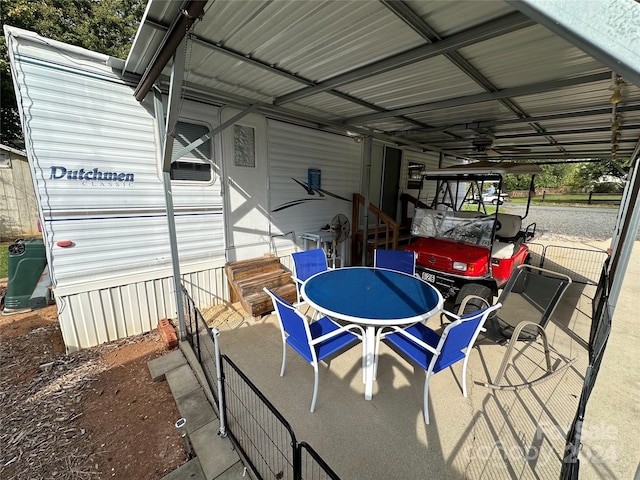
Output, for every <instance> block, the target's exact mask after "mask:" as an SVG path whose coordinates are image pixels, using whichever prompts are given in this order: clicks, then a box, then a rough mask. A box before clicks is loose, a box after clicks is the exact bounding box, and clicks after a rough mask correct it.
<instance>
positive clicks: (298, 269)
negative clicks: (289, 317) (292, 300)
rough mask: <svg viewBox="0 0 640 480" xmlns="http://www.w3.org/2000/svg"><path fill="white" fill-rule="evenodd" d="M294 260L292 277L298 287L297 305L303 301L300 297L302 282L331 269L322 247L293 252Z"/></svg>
mask: <svg viewBox="0 0 640 480" xmlns="http://www.w3.org/2000/svg"><path fill="white" fill-rule="evenodd" d="M291 259H292V260H293V276H292V277H291V278H292V279H293V281H294V282H295V283H296V286H297V287H298V290H297V292H298V301H297V305H300V304H301V303H302V300H301V299H300V288H301V287H302V283H303V282H304V281H305V280H306V279H307V278H309V277H311V276H313V275H315V274H316V273H320V272H324V271H325V270H328V269H329V266H328V265H327V254H326V253H325V252H324V250H323V249H321V248H316V249H314V250H304V251H302V252H295V253H292V254H291Z"/></svg>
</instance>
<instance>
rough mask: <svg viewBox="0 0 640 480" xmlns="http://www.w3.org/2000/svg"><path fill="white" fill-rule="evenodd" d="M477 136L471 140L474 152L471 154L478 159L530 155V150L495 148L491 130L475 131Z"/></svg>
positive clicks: (513, 147)
mask: <svg viewBox="0 0 640 480" xmlns="http://www.w3.org/2000/svg"><path fill="white" fill-rule="evenodd" d="M475 132H476V136H475V137H473V138H472V139H471V145H472V147H473V150H472V151H471V152H470V154H471V155H472V156H474V157H477V158H485V157H488V156H489V157H492V156H501V155H505V154H510V153H529V152H531V149H530V148H526V147H517V146H515V145H504V146H497V145H496V146H494V145H493V142H494V140H495V135H494V133H493V131H492V130H490V129H482V130H475Z"/></svg>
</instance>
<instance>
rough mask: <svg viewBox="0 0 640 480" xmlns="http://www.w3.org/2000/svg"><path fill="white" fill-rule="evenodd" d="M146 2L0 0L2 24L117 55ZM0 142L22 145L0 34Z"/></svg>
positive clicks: (121, 53) (130, 36)
mask: <svg viewBox="0 0 640 480" xmlns="http://www.w3.org/2000/svg"><path fill="white" fill-rule="evenodd" d="M146 3H147V2H146V0H42V1H33V0H0V8H1V15H2V24H3V25H11V26H14V27H18V28H23V29H25V30H31V31H33V32H36V33H38V34H40V35H42V36H43V37H46V38H50V39H53V40H59V41H61V42H65V43H69V44H71V45H76V46H79V47H84V48H87V49H89V50H93V51H96V52H100V53H104V54H107V55H111V56H114V57H119V58H126V56H127V54H128V53H129V49H130V48H131V43H132V42H133V38H134V36H135V33H136V30H137V28H138V24H139V22H140V19H141V18H142V15H143V13H144V9H145V7H146ZM0 76H1V77H0V82H1V90H0V95H2V97H0V100H1V102H2V103H1V106H0V122H1V123H0V142H1V143H3V144H6V145H10V146H13V147H16V148H22V146H23V140H22V129H21V127H20V120H19V115H18V107H17V104H16V97H15V94H14V91H13V82H12V79H11V72H10V66H9V62H8V59H7V46H6V39H5V38H4V36H3V37H2V38H0Z"/></svg>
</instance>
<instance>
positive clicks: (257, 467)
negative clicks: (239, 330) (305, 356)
mask: <svg viewBox="0 0 640 480" xmlns="http://www.w3.org/2000/svg"><path fill="white" fill-rule="evenodd" d="M182 295H183V302H184V314H185V326H186V330H187V340H188V341H189V344H190V345H191V348H192V349H193V351H194V353H195V355H196V358H197V359H198V362H199V364H200V366H201V367H202V370H203V371H204V374H205V377H206V381H207V383H208V386H209V390H210V391H211V392H212V394H213V396H214V398H215V400H216V402H217V403H218V404H219V405H220V407H219V408H218V405H214V409H215V410H216V412H217V413H218V415H219V417H220V419H221V428H220V433H221V434H224V435H228V436H229V438H230V439H231V441H232V442H233V444H234V446H235V448H236V450H237V451H238V452H239V454H240V455H241V457H242V460H243V462H244V464H245V465H246V466H247V467H249V468H250V469H251V470H252V472H253V473H254V475H255V476H256V477H257V478H260V479H272V478H276V479H292V480H303V479H304V480H327V479H330V480H339V478H340V477H338V475H336V473H335V472H334V471H333V470H332V469H331V468H330V467H329V465H327V463H326V462H325V461H324V460H323V459H322V458H321V457H320V455H318V453H317V452H316V451H315V450H313V448H311V446H310V445H309V444H307V443H305V442H300V443H298V442H297V441H296V437H295V434H294V432H293V429H292V428H291V426H290V425H289V422H287V420H286V419H285V418H284V416H282V414H281V413H280V412H278V410H277V409H276V408H275V407H274V406H273V405H272V404H271V402H270V401H269V400H268V399H267V398H266V397H265V395H264V394H263V393H262V392H261V391H260V390H259V389H258V387H256V386H255V385H254V384H253V382H251V380H250V379H249V378H248V377H247V376H246V375H245V374H244V373H243V372H242V370H240V368H238V366H237V365H236V364H235V363H233V361H232V360H231V359H230V358H229V357H228V356H227V355H221V354H219V349H216V345H215V342H216V341H217V331H215V330H212V329H209V328H208V326H207V324H206V322H205V321H204V318H203V317H202V314H201V313H200V311H199V310H198V308H197V307H196V305H195V302H194V301H193V299H192V298H191V297H190V295H189V293H188V292H187V290H186V289H185V288H184V287H183V289H182ZM218 366H219V367H220V368H219V370H220V377H219V378H218V370H217V367H218ZM219 386H221V388H219Z"/></svg>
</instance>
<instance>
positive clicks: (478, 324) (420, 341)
mask: <svg viewBox="0 0 640 480" xmlns="http://www.w3.org/2000/svg"><path fill="white" fill-rule="evenodd" d="M501 306H502V305H501V304H500V303H496V304H495V305H492V306H490V307H487V308H483V309H482V310H478V311H476V312H473V313H469V314H467V315H465V316H463V317H458V316H457V315H454V314H452V313H448V316H449V317H450V318H452V319H454V321H453V322H452V323H450V324H448V325H447V326H446V328H445V329H444V332H443V333H442V335H438V334H437V333H436V332H434V331H433V330H431V329H430V328H429V327H426V326H425V325H424V324H422V323H416V324H414V325H411V326H409V327H406V328H401V327H391V328H392V329H393V330H394V331H393V332H389V333H386V334H385V333H384V332H383V329H380V331H379V332H378V335H377V336H378V338H377V342H376V350H378V348H379V342H380V339H384V341H385V342H386V343H387V344H388V345H389V346H390V347H391V348H393V349H394V350H397V351H399V353H401V354H402V355H403V356H405V357H407V358H408V359H409V360H411V361H412V362H414V363H415V364H417V365H418V366H420V367H421V368H422V369H423V370H425V371H426V378H425V381H424V406H423V411H424V422H425V423H426V424H429V379H430V378H431V376H432V375H434V374H436V373H438V372H440V371H442V370H444V369H445V368H447V367H450V366H452V365H453V364H455V363H457V362H459V361H460V360H464V364H463V366H462V394H463V395H464V396H465V397H466V396H467V363H468V360H469V354H470V353H471V349H472V348H473V344H474V342H475V341H476V338H477V337H478V334H479V333H480V331H481V330H482V329H483V325H484V322H485V321H486V320H487V317H489V315H490V314H491V313H492V312H494V311H496V310H497V309H499V308H500V307H501ZM377 357H378V356H377V355H376V358H377Z"/></svg>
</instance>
